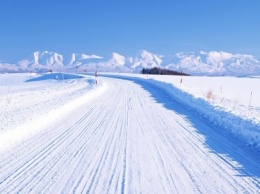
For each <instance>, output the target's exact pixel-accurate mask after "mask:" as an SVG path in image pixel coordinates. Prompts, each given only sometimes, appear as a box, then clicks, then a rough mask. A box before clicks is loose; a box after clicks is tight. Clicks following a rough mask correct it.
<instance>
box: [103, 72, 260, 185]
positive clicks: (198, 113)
mask: <svg viewBox="0 0 260 194" xmlns="http://www.w3.org/2000/svg"><path fill="white" fill-rule="evenodd" d="M101 76H103V77H111V78H118V79H123V80H129V81H133V82H134V83H136V84H139V85H141V86H142V88H143V89H145V90H147V91H148V92H149V93H150V94H151V96H152V97H153V98H154V99H155V100H156V102H157V103H160V104H163V106H164V107H165V108H167V109H169V110H172V111H174V112H176V113H177V114H180V115H183V116H184V117H185V118H186V119H187V120H188V121H189V122H190V123H191V124H192V126H193V127H194V128H195V129H196V130H197V132H198V133H200V134H202V135H203V136H204V137H205V139H206V140H205V146H206V147H208V148H209V149H211V150H212V152H213V153H215V154H216V155H218V157H220V158H221V159H222V160H225V157H224V155H225V156H228V157H229V158H231V159H232V160H233V161H236V162H238V163H239V164H240V165H241V167H236V166H234V165H232V164H230V166H232V167H233V168H234V169H235V170H236V171H237V172H238V173H239V174H238V175H237V176H250V177H254V178H260V168H259V164H260V156H259V153H260V150H259V148H256V147H254V143H252V144H251V145H248V142H246V140H245V139H243V138H242V137H241V136H239V135H236V134H235V132H236V130H237V129H233V131H232V129H230V127H232V126H233V128H234V126H235V127H240V128H243V127H250V129H256V130H259V125H255V124H253V123H251V122H249V121H245V120H243V119H242V118H240V117H237V116H235V115H232V114H230V113H228V112H224V111H223V110H216V109H214V107H213V106H211V105H210V104H209V103H208V102H206V101H204V100H202V99H196V98H194V97H193V96H191V95H189V94H187V93H185V92H183V91H181V90H180V89H178V88H175V87H174V86H173V85H171V84H167V83H163V82H159V81H155V80H152V79H149V80H146V79H142V78H134V77H127V76H116V75H101ZM180 96H181V97H184V98H185V100H183V99H180V98H181V97H180ZM193 103H196V104H199V109H200V108H201V110H197V109H196V108H198V106H197V107H195V106H192V104H193ZM200 106H202V107H200ZM203 110H204V112H202V111H203ZM205 111H206V112H205ZM209 112H210V113H209ZM207 114H210V115H209V116H208V115H207ZM218 117H219V118H218ZM227 118H229V119H231V120H230V121H229V119H227ZM222 121H223V123H222ZM236 123H237V125H236ZM243 123H244V124H243ZM238 130H239V129H238ZM249 161H250V162H249ZM256 181H257V180H256ZM257 182H258V181H257Z"/></svg>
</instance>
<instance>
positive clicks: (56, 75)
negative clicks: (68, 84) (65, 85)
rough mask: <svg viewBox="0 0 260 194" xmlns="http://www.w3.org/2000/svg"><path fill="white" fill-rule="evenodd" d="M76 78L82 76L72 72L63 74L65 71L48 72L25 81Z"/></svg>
mask: <svg viewBox="0 0 260 194" xmlns="http://www.w3.org/2000/svg"><path fill="white" fill-rule="evenodd" d="M78 78H83V77H82V76H78V75H73V74H65V73H48V74H44V75H42V76H40V77H36V78H32V79H29V80H26V81H25V82H33V81H43V80H67V79H78Z"/></svg>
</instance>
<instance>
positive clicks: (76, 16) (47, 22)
mask: <svg viewBox="0 0 260 194" xmlns="http://www.w3.org/2000/svg"><path fill="white" fill-rule="evenodd" d="M259 10H260V1H259V0H0V60H2V61H6V62H16V61H18V60H20V59H23V58H25V57H27V56H28V55H30V54H32V53H33V52H34V51H44V50H48V51H55V52H58V53H60V54H70V53H72V52H76V53H85V54H96V55H100V56H107V55H110V54H111V53H112V52H118V53H119V54H123V55H131V54H134V53H136V52H137V51H139V50H142V49H145V50H148V51H150V52H152V53H156V54H165V55H170V54H175V53H176V52H193V51H194V52H197V51H201V50H202V51H212V50H216V51H226V52H232V53H241V54H252V55H254V56H256V57H257V58H260V12H259Z"/></svg>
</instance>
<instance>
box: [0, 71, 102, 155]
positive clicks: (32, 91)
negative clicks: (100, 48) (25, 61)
mask: <svg viewBox="0 0 260 194" xmlns="http://www.w3.org/2000/svg"><path fill="white" fill-rule="evenodd" d="M7 76H9V77H11V79H10V80H8V79H7V78H6V77H7ZM50 76H51V77H50ZM64 76H66V77H65V79H64ZM53 78H54V80H52V79H53ZM50 80H51V81H50ZM1 82H2V84H1ZM3 82H5V83H3ZM6 82H9V84H8V85H9V89H8V91H7V89H6V87H7V86H4V84H6ZM25 82H27V83H28V84H24V83H25ZM0 86H2V87H1V88H2V89H1V88H0V89H1V90H2V95H1V96H0V97H1V99H2V103H0V107H2V108H1V110H0V113H1V116H0V120H1V129H0V142H1V146H0V152H1V151H6V150H8V149H11V148H12V147H13V146H15V145H16V144H17V143H19V142H21V141H24V140H26V139H28V138H31V137H33V136H34V135H35V134H36V133H37V132H40V131H41V130H44V129H45V128H47V127H48V126H50V125H52V123H54V122H56V121H58V120H59V119H60V118H63V117H66V115H68V114H69V113H70V112H71V111H73V110H75V109H77V108H78V107H80V106H81V105H82V104H84V103H85V102H87V101H89V100H92V99H94V98H95V97H97V96H98V95H101V94H102V93H103V92H105V90H106V89H107V87H106V84H105V83H104V82H102V81H100V82H99V84H98V87H96V85H95V80H93V79H92V78H91V77H87V76H84V77H79V76H76V77H75V75H70V74H61V73H53V74H43V75H40V76H39V75H37V74H35V75H31V74H14V75H3V77H2V79H0ZM10 88H11V89H10ZM6 101H8V103H6ZM10 117H12V118H10Z"/></svg>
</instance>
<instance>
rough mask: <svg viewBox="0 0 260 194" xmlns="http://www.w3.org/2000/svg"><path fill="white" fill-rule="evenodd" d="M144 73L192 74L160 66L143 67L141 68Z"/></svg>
mask: <svg viewBox="0 0 260 194" xmlns="http://www.w3.org/2000/svg"><path fill="white" fill-rule="evenodd" d="M141 73H142V74H157V75H184V76H190V74H186V73H183V72H178V71H173V70H170V69H162V68H159V67H153V68H143V69H142V70H141Z"/></svg>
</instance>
